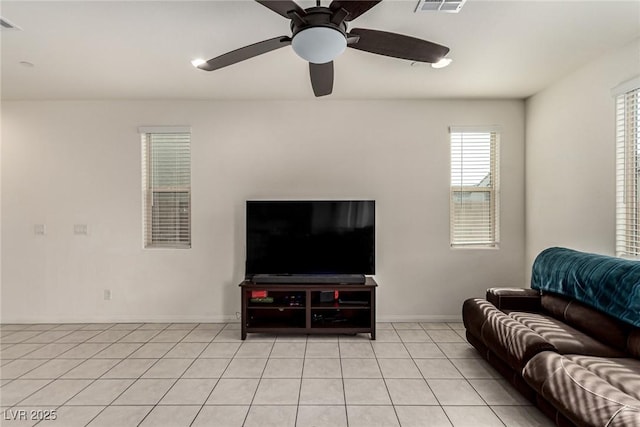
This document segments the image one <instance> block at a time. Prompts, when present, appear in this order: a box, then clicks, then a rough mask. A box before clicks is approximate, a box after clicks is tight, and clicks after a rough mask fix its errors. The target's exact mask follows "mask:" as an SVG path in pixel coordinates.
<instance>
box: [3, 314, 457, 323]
mask: <svg viewBox="0 0 640 427" xmlns="http://www.w3.org/2000/svg"><path fill="white" fill-rule="evenodd" d="M376 320H377V321H378V322H382V323H386V322H461V321H462V316H460V315H457V314H455V315H453V314H452V315H440V314H435V315H430V314H427V315H413V314H409V315H405V314H389V315H382V316H378V318H377V319H376ZM239 322H240V319H238V318H237V317H236V315H235V314H224V315H219V316H190V315H176V316H161V315H152V316H146V315H144V316H143V315H141V316H123V315H114V316H87V317H76V316H73V317H67V316H42V317H36V316H25V317H7V318H4V317H3V318H2V319H1V320H0V323H2V324H13V323H24V324H43V323H239Z"/></svg>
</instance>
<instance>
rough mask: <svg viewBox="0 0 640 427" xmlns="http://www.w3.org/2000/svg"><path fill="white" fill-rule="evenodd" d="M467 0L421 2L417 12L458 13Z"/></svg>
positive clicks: (423, 0) (422, 0)
mask: <svg viewBox="0 0 640 427" xmlns="http://www.w3.org/2000/svg"><path fill="white" fill-rule="evenodd" d="M466 1H467V0H420V1H419V2H418V6H417V7H416V10H415V11H416V12H447V13H458V12H460V10H461V9H462V6H464V4H465V2H466Z"/></svg>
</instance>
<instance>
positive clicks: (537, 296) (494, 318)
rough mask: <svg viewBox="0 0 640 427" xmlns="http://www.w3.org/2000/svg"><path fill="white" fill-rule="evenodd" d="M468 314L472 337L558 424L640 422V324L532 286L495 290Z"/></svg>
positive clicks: (610, 426)
mask: <svg viewBox="0 0 640 427" xmlns="http://www.w3.org/2000/svg"><path fill="white" fill-rule="evenodd" d="M629 298H640V296H634V295H629ZM462 314H463V320H464V325H465V327H466V336H467V339H468V341H469V342H470V343H471V344H472V345H474V346H475V347H476V348H477V349H478V351H479V352H480V353H481V354H482V356H483V357H485V358H486V359H487V360H488V361H489V363H491V365H493V366H494V367H495V368H496V369H497V370H498V371H499V372H500V373H501V374H502V375H503V376H505V377H506V378H507V379H508V380H510V382H511V383H512V384H513V385H514V386H515V387H516V388H517V389H518V390H519V391H520V392H521V393H522V394H524V395H525V396H526V397H527V398H528V399H529V400H531V401H532V402H534V403H535V404H536V405H537V406H538V407H539V408H540V409H541V410H542V411H543V412H544V413H546V414H547V415H548V416H549V417H550V418H552V419H554V420H555V422H556V424H557V425H558V426H598V427H605V426H606V427H618V426H629V427H640V328H638V327H635V326H632V325H630V324H629V323H626V322H622V321H620V320H618V319H616V318H614V317H611V316H609V315H607V314H605V313H603V312H601V311H599V310H596V309H594V308H591V307H590V306H587V305H585V304H582V303H580V302H578V301H576V300H572V299H568V298H566V297H563V296H561V295H559V294H554V293H544V294H543V293H541V292H540V291H538V290H534V289H513V288H492V289H489V290H488V291H487V295H486V300H485V299H468V300H466V301H465V302H464V305H463V309H462Z"/></svg>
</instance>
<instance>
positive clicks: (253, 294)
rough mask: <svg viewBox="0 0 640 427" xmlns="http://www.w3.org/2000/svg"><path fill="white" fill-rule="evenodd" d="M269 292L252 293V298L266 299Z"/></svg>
mask: <svg viewBox="0 0 640 427" xmlns="http://www.w3.org/2000/svg"><path fill="white" fill-rule="evenodd" d="M266 297H267V291H251V298H266Z"/></svg>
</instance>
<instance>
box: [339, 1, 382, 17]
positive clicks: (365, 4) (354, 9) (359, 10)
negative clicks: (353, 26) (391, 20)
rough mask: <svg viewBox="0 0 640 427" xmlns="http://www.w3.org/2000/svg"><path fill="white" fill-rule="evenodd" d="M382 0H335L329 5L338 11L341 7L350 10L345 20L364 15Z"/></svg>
mask: <svg viewBox="0 0 640 427" xmlns="http://www.w3.org/2000/svg"><path fill="white" fill-rule="evenodd" d="M381 1H382V0H373V1H360V0H342V1H340V0H333V1H332V2H331V4H330V5H329V9H331V10H332V11H334V12H336V11H338V10H340V9H344V10H346V11H347V12H349V15H348V16H347V18H346V19H345V21H353V20H354V19H356V18H357V17H358V16H360V15H362V14H363V13H365V12H366V11H368V10H369V9H371V8H372V7H373V6H375V5H377V4H378V3H380V2H381Z"/></svg>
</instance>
